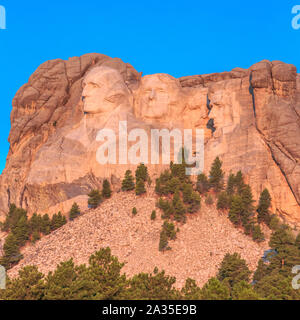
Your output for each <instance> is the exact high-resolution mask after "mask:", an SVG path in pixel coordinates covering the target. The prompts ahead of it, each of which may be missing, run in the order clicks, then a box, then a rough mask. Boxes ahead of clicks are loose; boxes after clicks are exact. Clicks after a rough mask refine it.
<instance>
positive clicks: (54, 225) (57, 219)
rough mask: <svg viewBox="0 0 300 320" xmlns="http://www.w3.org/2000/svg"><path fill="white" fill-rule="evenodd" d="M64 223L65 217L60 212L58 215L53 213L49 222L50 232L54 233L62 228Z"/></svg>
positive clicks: (65, 221)
mask: <svg viewBox="0 0 300 320" xmlns="http://www.w3.org/2000/svg"><path fill="white" fill-rule="evenodd" d="M66 223H67V220H66V217H65V216H63V215H62V213H61V212H60V211H59V212H58V214H56V213H55V214H54V215H53V217H52V220H51V231H54V230H56V229H58V228H60V227H62V226H63V225H64V224H66Z"/></svg>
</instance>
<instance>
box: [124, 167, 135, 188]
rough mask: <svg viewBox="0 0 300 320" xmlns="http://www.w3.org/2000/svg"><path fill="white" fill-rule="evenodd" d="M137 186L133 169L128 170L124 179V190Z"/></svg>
mask: <svg viewBox="0 0 300 320" xmlns="http://www.w3.org/2000/svg"><path fill="white" fill-rule="evenodd" d="M134 187H135V185H134V180H133V176H132V173H131V170H127V171H126V172H125V177H124V179H123V181H122V191H130V190H133V189H134Z"/></svg>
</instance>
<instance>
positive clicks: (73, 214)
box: [69, 202, 80, 221]
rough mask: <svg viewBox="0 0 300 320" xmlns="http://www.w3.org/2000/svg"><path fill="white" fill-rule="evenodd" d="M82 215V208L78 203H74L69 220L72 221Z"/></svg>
mask: <svg viewBox="0 0 300 320" xmlns="http://www.w3.org/2000/svg"><path fill="white" fill-rule="evenodd" d="M79 215H80V208H79V206H78V204H77V203H76V202H74V203H73V205H72V208H71V210H70V213H69V219H70V220H71V221H72V220H74V219H76V218H77V217H78V216H79Z"/></svg>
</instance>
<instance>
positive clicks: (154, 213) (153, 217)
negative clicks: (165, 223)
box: [151, 210, 156, 220]
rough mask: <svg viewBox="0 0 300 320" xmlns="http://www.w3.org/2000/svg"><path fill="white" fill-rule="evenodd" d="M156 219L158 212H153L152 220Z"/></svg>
mask: <svg viewBox="0 0 300 320" xmlns="http://www.w3.org/2000/svg"><path fill="white" fill-rule="evenodd" d="M155 219H156V211H155V210H153V211H152V213H151V220H155Z"/></svg>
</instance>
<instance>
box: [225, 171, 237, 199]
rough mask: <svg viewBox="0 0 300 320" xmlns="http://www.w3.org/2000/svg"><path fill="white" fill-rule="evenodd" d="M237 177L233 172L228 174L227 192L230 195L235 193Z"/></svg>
mask: <svg viewBox="0 0 300 320" xmlns="http://www.w3.org/2000/svg"><path fill="white" fill-rule="evenodd" d="M235 185H236V178H235V175H234V174H233V173H231V174H230V175H229V176H228V180H227V187H226V193H227V194H228V195H233V194H234V192H235Z"/></svg>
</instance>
